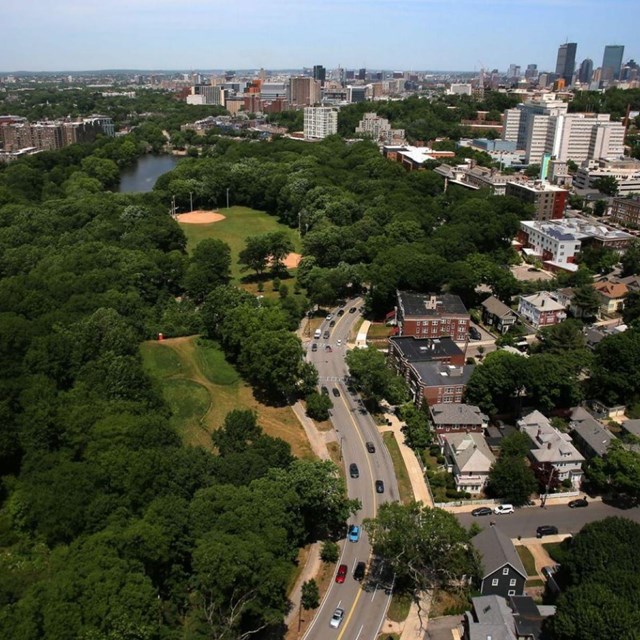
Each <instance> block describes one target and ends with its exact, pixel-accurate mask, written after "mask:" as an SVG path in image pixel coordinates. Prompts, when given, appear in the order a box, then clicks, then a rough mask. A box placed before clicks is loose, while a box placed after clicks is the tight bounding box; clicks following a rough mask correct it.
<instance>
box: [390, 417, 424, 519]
mask: <svg viewBox="0 0 640 640" xmlns="http://www.w3.org/2000/svg"><path fill="white" fill-rule="evenodd" d="M385 416H386V417H387V418H388V419H389V421H390V422H391V426H390V427H385V428H383V430H382V433H385V432H387V431H391V432H392V433H393V434H394V435H395V438H396V441H397V443H398V447H399V449H400V453H401V454H402V459H403V460H404V464H405V466H406V467H407V473H408V474H409V480H410V481H411V488H412V490H413V495H414V498H415V499H416V500H417V501H418V502H422V503H423V504H425V505H426V506H428V507H433V500H432V499H431V494H430V493H429V488H428V487H427V481H426V480H425V477H424V473H423V472H422V467H421V466H420V463H419V462H418V458H416V454H415V452H414V451H413V449H412V448H411V447H409V446H407V445H406V444H405V442H404V433H402V427H403V426H404V425H403V423H402V422H400V420H398V418H397V416H396V415H394V414H390V413H387V414H385Z"/></svg>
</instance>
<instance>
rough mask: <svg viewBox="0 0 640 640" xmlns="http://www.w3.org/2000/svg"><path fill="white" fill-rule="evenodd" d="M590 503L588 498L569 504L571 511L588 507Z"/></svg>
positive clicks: (577, 499) (578, 499)
mask: <svg viewBox="0 0 640 640" xmlns="http://www.w3.org/2000/svg"><path fill="white" fill-rule="evenodd" d="M588 506H589V503H588V502H587V499H586V498H576V499H575V500H572V501H571V502H570V503H569V508H570V509H578V508H579V507H588Z"/></svg>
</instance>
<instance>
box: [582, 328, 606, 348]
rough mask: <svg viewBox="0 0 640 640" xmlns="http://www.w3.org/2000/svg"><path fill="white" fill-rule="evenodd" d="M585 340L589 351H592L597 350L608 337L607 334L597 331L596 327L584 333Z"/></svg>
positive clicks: (586, 329)
mask: <svg viewBox="0 0 640 640" xmlns="http://www.w3.org/2000/svg"><path fill="white" fill-rule="evenodd" d="M583 333H584V340H585V343H586V345H587V347H588V348H589V349H591V350H592V351H593V350H594V349H595V348H596V346H597V345H598V344H600V342H602V341H603V340H604V338H605V337H606V335H607V334H606V333H605V332H604V331H601V330H600V329H596V327H586V328H585V329H584V331H583Z"/></svg>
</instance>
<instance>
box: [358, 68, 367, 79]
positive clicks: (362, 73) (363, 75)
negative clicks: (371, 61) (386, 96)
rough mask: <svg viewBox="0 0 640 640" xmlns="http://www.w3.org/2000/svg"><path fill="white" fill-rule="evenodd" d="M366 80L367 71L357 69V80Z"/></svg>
mask: <svg viewBox="0 0 640 640" xmlns="http://www.w3.org/2000/svg"><path fill="white" fill-rule="evenodd" d="M366 79H367V70H366V69H358V80H366Z"/></svg>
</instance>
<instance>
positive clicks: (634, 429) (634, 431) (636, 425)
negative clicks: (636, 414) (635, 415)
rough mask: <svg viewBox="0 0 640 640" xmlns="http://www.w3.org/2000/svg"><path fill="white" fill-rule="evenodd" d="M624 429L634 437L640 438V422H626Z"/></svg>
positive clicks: (623, 425)
mask: <svg viewBox="0 0 640 640" xmlns="http://www.w3.org/2000/svg"><path fill="white" fill-rule="evenodd" d="M622 429H623V430H624V431H626V432H627V433H630V434H631V435H632V436H636V437H638V438H640V420H625V421H624V422H623V423H622Z"/></svg>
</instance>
